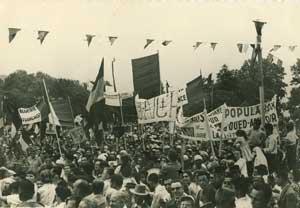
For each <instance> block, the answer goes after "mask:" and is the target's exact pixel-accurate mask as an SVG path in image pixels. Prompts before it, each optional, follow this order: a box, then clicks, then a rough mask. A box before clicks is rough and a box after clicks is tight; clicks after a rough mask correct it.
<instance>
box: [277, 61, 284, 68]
mask: <svg viewBox="0 0 300 208" xmlns="http://www.w3.org/2000/svg"><path fill="white" fill-rule="evenodd" d="M282 64H283V62H282V60H280V59H278V61H277V65H278V66H280V67H282Z"/></svg>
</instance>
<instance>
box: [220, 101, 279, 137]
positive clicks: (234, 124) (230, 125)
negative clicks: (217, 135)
mask: <svg viewBox="0 0 300 208" xmlns="http://www.w3.org/2000/svg"><path fill="white" fill-rule="evenodd" d="M264 108H265V109H264V112H265V121H266V123H271V124H273V125H277V124H278V116H277V111H276V96H274V97H273V98H272V100H271V101H269V102H266V103H265V104H264ZM260 118H261V105H260V104H258V105H253V106H245V107H227V108H226V109H225V117H224V122H225V124H224V132H225V135H226V137H233V136H234V134H235V132H236V131H237V130H239V129H243V130H245V131H249V130H250V129H251V128H252V127H253V124H254V121H255V120H256V119H260Z"/></svg>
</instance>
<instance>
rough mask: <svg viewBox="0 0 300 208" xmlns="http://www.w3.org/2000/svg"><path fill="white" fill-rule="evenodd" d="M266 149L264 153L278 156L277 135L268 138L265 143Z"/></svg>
mask: <svg viewBox="0 0 300 208" xmlns="http://www.w3.org/2000/svg"><path fill="white" fill-rule="evenodd" d="M265 145H266V147H265V148H264V152H265V153H267V154H277V135H275V134H271V135H270V136H268V137H267V139H266V142H265Z"/></svg>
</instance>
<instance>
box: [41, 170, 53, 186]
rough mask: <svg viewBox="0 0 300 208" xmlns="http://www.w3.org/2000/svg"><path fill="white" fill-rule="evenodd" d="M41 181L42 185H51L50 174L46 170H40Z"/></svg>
mask: <svg viewBox="0 0 300 208" xmlns="http://www.w3.org/2000/svg"><path fill="white" fill-rule="evenodd" d="M40 176H41V181H42V182H43V183H51V182H52V172H51V171H50V170H48V169H45V170H42V171H41V173H40Z"/></svg>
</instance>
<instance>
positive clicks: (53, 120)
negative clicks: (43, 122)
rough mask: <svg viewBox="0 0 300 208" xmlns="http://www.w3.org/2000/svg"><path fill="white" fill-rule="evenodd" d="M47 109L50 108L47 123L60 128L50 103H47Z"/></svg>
mask: <svg viewBox="0 0 300 208" xmlns="http://www.w3.org/2000/svg"><path fill="white" fill-rule="evenodd" d="M49 107H50V114H49V115H48V118H49V123H50V124H52V125H55V126H61V124H60V122H59V119H58V117H57V115H56V113H55V111H54V108H53V106H52V104H51V102H49Z"/></svg>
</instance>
